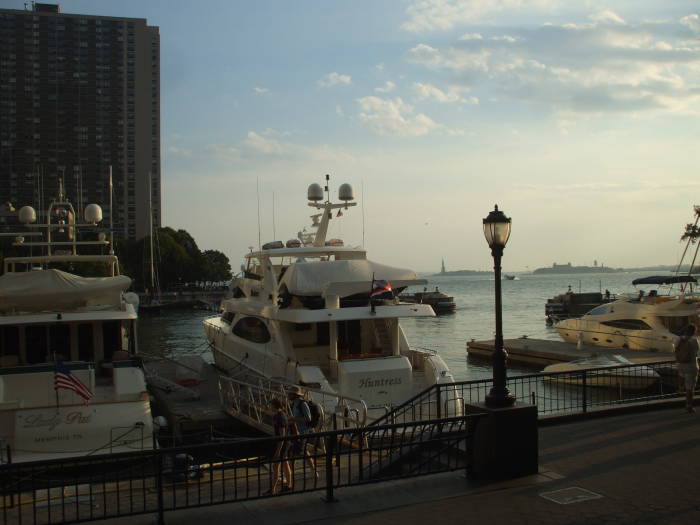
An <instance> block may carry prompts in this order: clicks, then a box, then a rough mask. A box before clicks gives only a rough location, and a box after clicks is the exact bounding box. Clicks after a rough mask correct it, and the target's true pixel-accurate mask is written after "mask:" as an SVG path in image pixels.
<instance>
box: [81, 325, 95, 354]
mask: <svg viewBox="0 0 700 525" xmlns="http://www.w3.org/2000/svg"><path fill="white" fill-rule="evenodd" d="M78 360H79V361H88V362H92V361H94V360H95V341H94V339H93V330H92V324H91V323H82V324H79V325H78Z"/></svg>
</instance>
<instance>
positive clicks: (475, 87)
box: [3, 0, 700, 271]
mask: <svg viewBox="0 0 700 525" xmlns="http://www.w3.org/2000/svg"><path fill="white" fill-rule="evenodd" d="M58 3H59V4H60V6H61V11H62V12H64V13H83V14H99V15H106V16H127V17H136V18H145V19H147V20H148V23H149V25H155V26H159V28H160V36H161V118H162V131H161V133H162V134H161V140H162V151H163V163H162V165H163V169H162V180H163V225H167V226H171V227H173V228H176V229H179V228H182V229H185V230H187V231H189V232H190V234H192V235H193V237H194V238H195V240H196V241H197V243H198V245H199V247H200V249H217V250H220V251H222V252H224V253H225V254H226V255H228V256H229V258H230V259H231V263H232V266H233V268H234V269H237V268H238V266H239V264H240V263H241V261H242V259H241V257H242V255H243V253H245V252H246V251H248V247H249V246H254V247H257V246H258V239H259V238H260V239H261V240H262V242H263V243H264V242H266V241H270V240H273V239H279V240H283V241H285V240H287V239H290V238H293V237H295V236H296V234H297V232H298V231H299V230H301V229H302V228H303V227H308V226H309V224H310V219H309V215H311V214H312V213H313V209H312V208H309V207H308V205H307V200H306V190H307V187H308V185H309V184H311V183H314V182H317V183H323V180H324V177H325V175H326V174H330V177H331V179H330V186H331V190H332V196H333V197H334V199H335V196H336V195H337V188H338V186H339V185H340V184H343V183H349V184H351V185H352V186H353V187H354V189H355V193H356V197H357V202H358V205H357V206H356V207H355V208H351V209H349V210H348V211H347V212H344V214H343V217H341V218H338V219H337V220H336V219H335V218H334V219H333V221H332V226H331V230H330V236H331V237H340V238H343V239H344V240H345V242H346V244H349V245H364V247H365V248H366V249H367V252H368V257H369V258H370V259H371V260H374V261H377V262H382V263H385V264H390V265H394V266H400V267H407V268H412V269H415V270H418V271H438V270H439V269H440V264H441V261H442V260H443V259H444V261H445V265H446V267H447V269H448V270H458V269H475V270H488V269H490V268H491V267H492V259H491V255H490V250H489V249H488V246H487V245H486V241H485V240H484V236H483V230H482V219H483V218H484V217H486V216H487V215H488V213H489V211H491V210H492V209H493V207H494V205H495V204H498V206H499V208H500V209H501V210H503V211H504V212H505V213H506V215H508V216H509V217H511V219H512V233H511V238H510V241H509V242H508V245H507V247H506V249H505V252H504V256H503V268H504V270H506V271H528V270H534V269H535V268H538V267H542V266H551V264H552V263H554V262H556V263H567V262H571V263H572V264H574V265H593V262H594V261H597V262H598V264H601V263H602V264H604V265H606V266H612V267H639V266H646V265H653V264H674V263H676V262H678V260H679V258H680V255H681V253H682V249H683V244H681V242H680V236H681V234H682V233H683V230H684V226H685V224H687V223H689V222H692V221H693V209H692V207H693V205H694V204H697V203H699V202H700V198H699V197H700V195H697V193H698V189H699V188H700V178H699V177H698V175H699V170H700V162H699V161H700V139H699V137H700V119H699V118H698V117H699V116H700V5H699V4H698V3H697V2H691V1H686V0H674V1H673V2H668V1H666V0H658V1H656V0H654V1H652V0H647V1H645V0H619V1H614V0H608V1H597V0H580V1H563V0H561V1H560V0H384V1H381V2H377V1H376V0H353V1H340V0H336V1H329V0H316V1H311V0H296V1H294V2H290V1H285V0H278V1H271V0H256V1H254V2H251V1H232V0H210V1H209V2H206V3H200V2H191V1H185V0H148V1H144V0H120V1H119V2H117V1H109V2H108V1H97V0H90V1H88V0H66V1H63V2H58ZM3 4H4V7H10V8H18V9H21V8H23V4H24V3H23V2H19V1H16V0H12V1H11V2H8V1H7V0H5V1H4V2H3ZM258 223H259V224H260V229H258Z"/></svg>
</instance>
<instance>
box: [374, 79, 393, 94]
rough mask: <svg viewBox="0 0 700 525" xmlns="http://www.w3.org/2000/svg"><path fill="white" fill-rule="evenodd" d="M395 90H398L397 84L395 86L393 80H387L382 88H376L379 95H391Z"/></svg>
mask: <svg viewBox="0 0 700 525" xmlns="http://www.w3.org/2000/svg"><path fill="white" fill-rule="evenodd" d="M394 89H396V84H394V83H393V82H392V81H391V80H387V82H386V83H385V84H384V85H383V86H382V87H378V88H374V90H375V91H376V92H377V93H389V92H391V91H394Z"/></svg>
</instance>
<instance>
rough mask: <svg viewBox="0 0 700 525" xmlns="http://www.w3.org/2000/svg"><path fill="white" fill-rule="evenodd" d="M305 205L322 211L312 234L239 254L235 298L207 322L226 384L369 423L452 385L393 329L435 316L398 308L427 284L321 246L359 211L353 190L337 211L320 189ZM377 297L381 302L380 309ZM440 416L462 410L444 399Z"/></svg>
mask: <svg viewBox="0 0 700 525" xmlns="http://www.w3.org/2000/svg"><path fill="white" fill-rule="evenodd" d="M325 191H326V192H328V186H326V188H325ZM308 198H309V201H311V202H309V206H312V207H314V208H316V209H317V210H319V211H320V213H319V214H317V215H314V216H312V218H313V219H314V227H315V228H316V232H315V233H310V234H303V233H299V234H298V237H297V238H294V239H292V240H290V241H287V242H286V244H283V243H282V242H281V241H276V242H271V243H268V244H266V245H264V246H262V249H260V250H258V251H252V252H251V253H248V254H246V255H245V259H246V264H245V266H244V271H243V272H242V275H241V276H240V277H238V278H236V279H234V281H232V283H231V291H232V297H231V298H230V299H226V300H224V301H222V304H221V311H220V315H217V316H215V317H211V318H209V319H206V320H205V321H204V330H205V332H206V335H207V339H208V340H209V343H210V344H211V346H212V348H213V353H214V359H215V362H216V365H217V366H218V367H219V368H220V369H223V370H224V371H226V372H227V373H228V374H229V375H233V376H239V377H240V376H242V375H252V376H254V377H258V378H260V377H263V378H269V379H279V380H281V381H284V382H288V383H289V382H291V383H294V384H299V385H302V386H307V387H309V388H310V389H314V390H315V391H323V392H326V393H329V394H331V395H336V396H346V397H348V398H352V399H359V400H362V401H363V402H364V403H365V404H366V406H367V409H368V413H367V419H368V420H369V421H371V420H372V419H376V418H377V417H379V416H381V415H384V414H385V413H386V412H387V410H389V409H390V408H391V407H394V406H396V405H398V404H400V403H402V402H403V401H406V400H408V399H409V398H410V397H411V396H412V395H414V394H416V393H418V392H420V391H422V390H424V389H426V388H428V387H430V386H431V385H434V384H436V383H453V382H454V378H453V376H452V374H451V373H450V371H449V369H448V367H447V365H446V364H445V362H444V361H443V360H442V358H441V357H440V356H439V355H437V354H436V353H435V352H432V351H428V350H421V349H416V348H412V347H411V346H410V345H409V343H408V341H407V339H406V336H405V334H404V332H403V330H402V329H401V326H400V325H399V319H400V318H405V317H433V316H434V315H435V314H434V312H433V309H432V308H431V307H430V305H427V304H405V303H401V302H400V301H399V299H397V298H396V296H397V295H398V294H399V293H400V292H401V291H402V290H404V289H405V288H406V287H408V286H412V285H420V286H422V285H424V284H425V283H426V281H425V280H424V279H419V278H418V277H417V274H416V273H415V272H413V271H412V270H407V269H401V268H394V267H390V266H385V265H382V264H378V263H376V262H372V261H370V260H367V258H366V253H365V250H364V249H362V248H359V247H350V246H345V245H344V243H343V241H341V240H339V239H330V240H327V239H326V236H327V232H328V226H329V222H330V220H331V218H332V216H333V212H334V210H341V209H347V208H348V207H350V206H354V205H355V204H356V203H354V202H350V201H352V200H354V195H353V190H352V187H351V186H350V185H348V184H343V185H341V186H340V188H339V200H341V201H343V202H342V203H338V204H334V203H331V202H330V197H329V196H327V198H326V200H325V202H321V201H323V199H324V189H322V188H321V186H320V185H318V184H312V185H311V186H310V187H309V189H308ZM337 215H340V213H339V214H337ZM319 218H320V220H319ZM389 288H391V289H393V290H392V291H393V293H391V294H387V293H386V292H388V289H389ZM382 289H384V294H385V297H386V296H388V298H385V299H377V297H378V296H380V293H379V292H381V290H382ZM331 399H332V396H331ZM324 409H325V410H326V411H328V410H333V407H332V406H324ZM441 410H442V414H443V415H445V416H446V415H456V414H461V413H462V410H463V407H462V402H461V400H459V399H457V398H456V396H451V400H448V401H447V402H446V403H444V405H443V408H441Z"/></svg>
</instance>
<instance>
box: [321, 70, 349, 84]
mask: <svg viewBox="0 0 700 525" xmlns="http://www.w3.org/2000/svg"><path fill="white" fill-rule="evenodd" d="M350 83H352V77H351V76H350V75H341V74H340V73H335V72H334V73H328V74H327V75H325V76H324V77H323V78H322V79H321V80H319V81H318V85H319V86H320V87H322V88H327V87H332V86H338V85H343V84H345V85H348V84H350Z"/></svg>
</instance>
